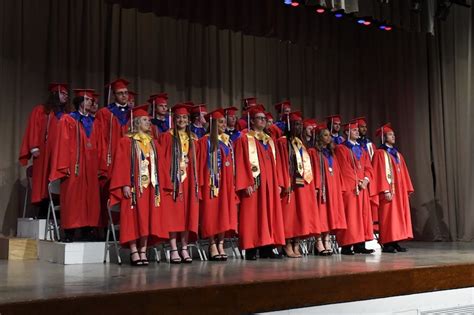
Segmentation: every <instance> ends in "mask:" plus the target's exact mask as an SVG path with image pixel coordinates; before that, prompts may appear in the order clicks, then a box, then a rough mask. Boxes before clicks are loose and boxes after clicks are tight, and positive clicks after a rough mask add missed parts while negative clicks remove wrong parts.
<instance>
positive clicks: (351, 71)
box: [0, 0, 474, 241]
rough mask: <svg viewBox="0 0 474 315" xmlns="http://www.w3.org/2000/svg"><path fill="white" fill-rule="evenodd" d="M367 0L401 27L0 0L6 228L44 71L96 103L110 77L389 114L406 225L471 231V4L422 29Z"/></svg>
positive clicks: (283, 14)
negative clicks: (402, 167) (401, 172)
mask: <svg viewBox="0 0 474 315" xmlns="http://www.w3.org/2000/svg"><path fill="white" fill-rule="evenodd" d="M396 2H398V1H391V3H396ZM400 2H402V1H400ZM198 3H199V5H198ZM275 3H277V4H278V5H274V4H275ZM373 3H374V2H372V1H359V2H358V6H359V9H360V10H361V11H363V10H367V8H369V9H370V8H372V9H373V15H377V14H383V13H384V12H385V11H387V10H388V11H387V12H389V13H390V14H392V15H393V17H394V18H393V19H392V21H393V22H394V23H395V22H397V23H399V25H400V26H401V28H398V29H397V30H395V31H393V32H382V31H379V30H377V29H375V28H370V29H368V28H365V27H361V26H360V25H356V24H355V23H354V22H353V21H351V20H342V21H339V20H336V19H334V18H332V17H331V16H328V15H325V16H316V15H315V14H312V13H311V14H310V12H306V11H305V10H304V9H302V10H300V11H295V10H293V11H289V10H288V9H290V8H287V7H285V6H284V5H283V4H282V3H281V2H278V1H271V0H261V1H260V0H259V1H247V0H244V1H210V0H209V1H184V0H181V1H167V0H162V1H145V0H144V1H120V3H115V4H114V3H112V2H108V1H97V0H20V1H18V0H5V1H2V2H0V10H1V11H0V12H1V23H0V36H1V38H0V40H1V41H0V42H1V43H2V44H1V46H0V48H1V49H0V69H1V71H0V84H1V85H2V87H3V97H1V98H0V122H1V123H0V132H1V134H2V135H3V139H2V143H3V149H2V159H1V164H0V227H1V230H0V231H1V232H2V233H3V234H5V235H14V233H15V226H16V218H17V217H18V215H19V214H20V213H21V209H22V206H23V205H22V198H23V193H24V185H25V178H24V177H25V176H24V169H23V168H21V167H20V166H19V164H18V162H17V158H18V151H19V145H20V142H21V138H22V136H23V131H24V128H25V123H26V119H27V117H28V114H29V113H30V111H31V109H32V107H33V106H34V105H35V104H37V103H41V102H42V101H44V100H45V98H46V96H47V91H46V87H47V83H48V82H50V81H67V82H69V83H70V84H71V86H72V87H74V88H76V87H92V88H95V89H97V90H98V91H99V92H100V93H102V95H103V96H104V98H103V100H104V101H103V103H104V102H105V90H104V89H103V86H104V85H105V83H106V82H108V81H109V79H111V78H115V77H117V76H123V77H125V78H127V79H129V80H130V81H131V82H132V84H131V86H130V88H131V89H132V90H135V91H137V92H138V93H139V97H138V99H139V100H141V101H145V100H146V99H147V96H148V95H150V94H152V93H155V92H160V91H166V92H168V93H169V94H170V102H171V103H175V102H178V101H183V100H188V99H192V100H194V101H195V102H205V103H207V104H209V107H210V108H214V107H217V106H228V105H237V106H239V105H240V100H241V99H242V98H244V97H249V96H257V97H258V99H259V100H260V101H261V102H262V103H264V104H265V105H266V106H267V108H271V105H272V104H274V103H276V102H278V101H281V100H283V99H290V100H291V101H292V103H293V104H294V107H295V108H297V109H301V110H302V111H303V113H304V115H306V116H308V117H316V118H323V117H324V116H326V115H329V114H334V113H340V114H342V115H343V118H344V120H348V119H350V118H352V117H355V116H361V115H364V116H367V117H368V119H369V124H370V128H371V130H370V131H371V133H372V132H373V131H374V130H375V128H376V127H378V126H379V125H380V124H381V123H384V122H386V121H391V122H392V124H393V125H394V128H395V130H396V132H397V137H398V138H397V141H398V147H399V148H400V150H401V152H402V153H403V154H404V155H405V157H406V160H407V163H408V167H409V169H410V171H411V175H412V180H413V182H414V185H415V190H416V193H415V195H414V196H413V197H412V199H411V202H412V215H413V223H414V232H415V235H416V238H417V239H420V240H466V241H470V240H472V239H473V233H474V231H473V218H472V214H471V213H472V212H473V211H472V204H473V201H474V200H473V197H472V195H473V194H472V188H471V187H472V178H473V177H474V171H473V167H472V166H471V164H472V163H471V159H472V157H473V156H474V155H473V153H474V152H473V145H472V138H471V137H472V132H470V128H468V126H470V125H471V123H472V122H473V112H472V110H471V105H472V103H473V102H472V94H471V92H470V91H471V90H472V87H473V80H472V75H473V71H472V70H473V67H472V43H473V38H472V36H473V35H472V22H473V21H472V19H473V15H472V10H469V9H464V8H459V7H453V9H452V12H451V15H450V16H449V18H448V21H446V22H442V23H439V22H438V23H435V24H434V27H435V28H434V34H435V35H434V36H432V35H430V34H428V33H426V32H424V31H423V30H424V27H425V26H426V25H425V24H424V22H423V19H421V18H420V17H416V16H415V17H414V18H413V19H410V20H409V23H408V22H406V21H407V20H406V19H402V17H403V16H406V14H401V13H400V14H398V15H397V14H395V13H396V12H406V10H405V9H407V8H408V7H407V6H404V7H403V8H402V4H400V5H399V6H398V7H397V6H395V7H388V8H385V7H382V9H383V10H379V11H380V12H378V11H377V10H375V9H377V8H379V6H374V5H373ZM127 6H128V7H129V8H126V7H127ZM137 7H138V8H137ZM374 8H375V9H374ZM397 8H398V9H397ZM402 9H403V10H402ZM397 10H398V11H397ZM408 14H409V15H411V14H412V13H408ZM401 22H403V23H401ZM412 25H414V26H416V27H415V29H414V30H418V31H408V29H411V27H410V26H412ZM406 29H407V30H406Z"/></svg>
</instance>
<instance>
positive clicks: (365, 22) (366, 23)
mask: <svg viewBox="0 0 474 315" xmlns="http://www.w3.org/2000/svg"><path fill="white" fill-rule="evenodd" d="M363 24H364V25H365V26H369V25H370V24H372V22H370V21H364V23H363Z"/></svg>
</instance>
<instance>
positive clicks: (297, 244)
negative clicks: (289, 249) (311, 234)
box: [293, 238, 303, 257]
mask: <svg viewBox="0 0 474 315" xmlns="http://www.w3.org/2000/svg"><path fill="white" fill-rule="evenodd" d="M293 252H294V253H295V255H296V256H298V257H303V255H301V251H300V239H299V238H294V239H293Z"/></svg>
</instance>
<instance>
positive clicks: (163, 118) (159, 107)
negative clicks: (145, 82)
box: [148, 93, 171, 139]
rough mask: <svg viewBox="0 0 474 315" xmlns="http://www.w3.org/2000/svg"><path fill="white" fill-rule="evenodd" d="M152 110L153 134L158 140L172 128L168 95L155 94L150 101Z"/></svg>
mask: <svg viewBox="0 0 474 315" xmlns="http://www.w3.org/2000/svg"><path fill="white" fill-rule="evenodd" d="M148 103H150V104H151V106H152V107H151V108H152V120H151V123H152V132H153V133H152V134H153V137H154V138H156V139H158V137H159V135H160V134H162V133H164V132H166V131H168V129H170V126H171V114H170V113H169V112H168V94H167V93H158V94H153V95H151V96H150V98H149V99H148Z"/></svg>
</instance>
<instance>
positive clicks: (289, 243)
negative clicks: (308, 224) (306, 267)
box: [285, 238, 298, 258]
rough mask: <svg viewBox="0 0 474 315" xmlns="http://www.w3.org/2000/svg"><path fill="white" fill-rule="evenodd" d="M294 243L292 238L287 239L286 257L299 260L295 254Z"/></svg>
mask: <svg viewBox="0 0 474 315" xmlns="http://www.w3.org/2000/svg"><path fill="white" fill-rule="evenodd" d="M292 241H293V240H292V239H291V238H288V239H286V245H285V253H286V256H288V257H290V258H297V257H298V256H297V255H296V254H295V253H294V252H293V243H292Z"/></svg>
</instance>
